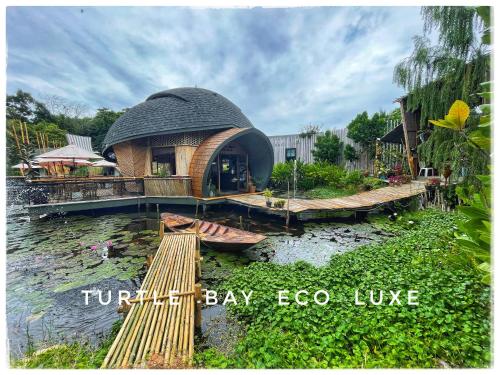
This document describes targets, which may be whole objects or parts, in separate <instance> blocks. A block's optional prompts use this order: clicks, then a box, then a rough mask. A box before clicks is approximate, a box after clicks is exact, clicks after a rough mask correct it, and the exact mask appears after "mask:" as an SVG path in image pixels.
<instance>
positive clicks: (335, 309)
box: [196, 210, 491, 368]
mask: <svg viewBox="0 0 500 375" xmlns="http://www.w3.org/2000/svg"><path fill="white" fill-rule="evenodd" d="M461 218H462V217H461V216H460V215H459V214H456V213H443V212H438V211H433V210H426V211H423V212H419V213H414V214H405V215H398V218H397V220H396V221H394V222H390V221H388V220H387V219H386V218H384V217H379V218H378V219H377V220H376V221H375V223H376V224H377V225H379V226H380V227H381V228H383V229H384V230H389V231H391V232H393V233H395V234H397V236H395V237H393V238H390V239H388V240H387V241H384V242H383V243H380V244H373V245H368V246H364V247H361V248H358V249H357V250H356V251H352V252H348V253H345V254H341V255H337V256H333V257H332V259H331V261H330V263H329V264H328V265H327V266H326V267H313V266H311V265H309V264H306V263H304V262H298V263H295V264H293V265H286V266H282V265H276V264H270V263H253V264H251V265H250V266H249V267H246V268H244V269H240V270H236V271H235V272H234V273H233V275H232V276H231V277H230V278H229V280H228V282H227V283H225V285H224V289H226V290H253V291H254V296H255V297H254V299H253V302H252V303H251V304H250V305H248V306H246V305H245V304H238V305H235V306H230V312H231V313H233V314H236V316H238V317H239V319H240V320H241V321H243V322H245V324H246V327H247V333H246V336H245V337H244V338H243V339H242V340H241V341H240V342H239V344H238V345H237V347H236V349H235V353H234V354H233V355H223V354H222V353H218V352H216V351H214V350H209V351H207V352H206V353H205V352H202V353H199V354H198V355H197V357H196V359H197V361H198V365H200V366H204V367H219V368H221V367H224V368H225V367H235V368H358V367H362V368H374V367H376V368H380V367H382V368H394V367H396V368H401V367H404V368H408V367H425V368H427V367H448V366H449V367H487V366H489V365H490V360H491V353H490V344H491V341H490V338H491V336H490V334H491V332H490V328H491V321H490V311H491V305H490V288H489V287H487V286H485V285H483V284H481V283H479V282H478V281H479V280H480V278H481V275H480V274H478V272H477V271H476V270H475V269H474V268H473V267H470V266H469V264H468V263H467V261H466V260H464V258H466V257H467V256H468V255H467V253H465V252H464V251H463V250H462V249H461V248H460V247H457V246H456V242H455V240H454V238H453V231H454V229H453V227H454V225H456V222H457V220H458V219H461ZM410 222H413V223H410ZM422 239H425V241H423V240H422ZM283 289H287V290H289V291H290V294H291V295H293V293H295V292H296V291H298V290H302V289H304V290H309V291H311V290H312V291H314V290H318V289H324V290H328V291H329V292H330V294H331V295H332V296H334V297H333V298H334V301H332V302H331V303H328V304H327V305H324V306H318V305H315V304H309V305H308V306H299V305H297V304H296V303H293V300H291V301H290V302H292V303H291V304H290V305H289V306H278V304H277V302H276V298H277V297H276V296H277V294H276V291H277V290H283ZM357 289H360V290H367V289H370V290H377V291H378V290H399V289H404V290H409V289H411V290H418V295H419V298H418V302H419V305H418V306H408V305H401V306H387V305H380V306H373V305H370V306H368V305H367V306H356V305H355V304H354V300H353V296H354V292H355V290H357ZM205 354H206V355H205Z"/></svg>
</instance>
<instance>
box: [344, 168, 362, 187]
mask: <svg viewBox="0 0 500 375" xmlns="http://www.w3.org/2000/svg"><path fill="white" fill-rule="evenodd" d="M363 178H364V177H363V173H362V172H361V171H359V170H355V171H352V172H347V173H346V175H345V176H344V178H343V180H342V182H343V184H344V185H346V186H356V185H360V184H361V183H362V182H363Z"/></svg>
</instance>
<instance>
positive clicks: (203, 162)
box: [189, 128, 248, 197]
mask: <svg viewBox="0 0 500 375" xmlns="http://www.w3.org/2000/svg"><path fill="white" fill-rule="evenodd" d="M244 131H248V128H233V129H229V130H224V131H222V132H220V133H217V134H214V135H212V136H211V137H209V138H207V139H205V140H204V141H203V143H202V144H201V145H200V146H199V147H198V148H197V149H196V151H195V153H194V155H193V158H192V159H191V164H190V166H189V175H190V176H191V179H192V183H191V186H192V189H193V195H194V196H195V197H202V196H203V183H204V181H203V175H204V174H205V170H206V169H207V168H208V163H209V161H210V157H211V156H212V155H213V154H214V152H215V151H216V150H217V148H218V147H219V146H220V145H222V144H223V143H224V142H225V141H226V140H227V139H229V138H231V137H233V136H234V135H236V134H238V133H241V132H244Z"/></svg>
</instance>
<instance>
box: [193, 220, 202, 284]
mask: <svg viewBox="0 0 500 375" xmlns="http://www.w3.org/2000/svg"><path fill="white" fill-rule="evenodd" d="M194 226H195V231H196V249H195V252H194V259H195V275H196V279H197V280H200V279H201V259H202V258H201V246H200V222H199V221H198V220H196V221H195V223H194Z"/></svg>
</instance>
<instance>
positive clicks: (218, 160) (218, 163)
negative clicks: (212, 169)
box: [217, 154, 220, 194]
mask: <svg viewBox="0 0 500 375" xmlns="http://www.w3.org/2000/svg"><path fill="white" fill-rule="evenodd" d="M217 190H218V191H219V194H220V154H217Z"/></svg>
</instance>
